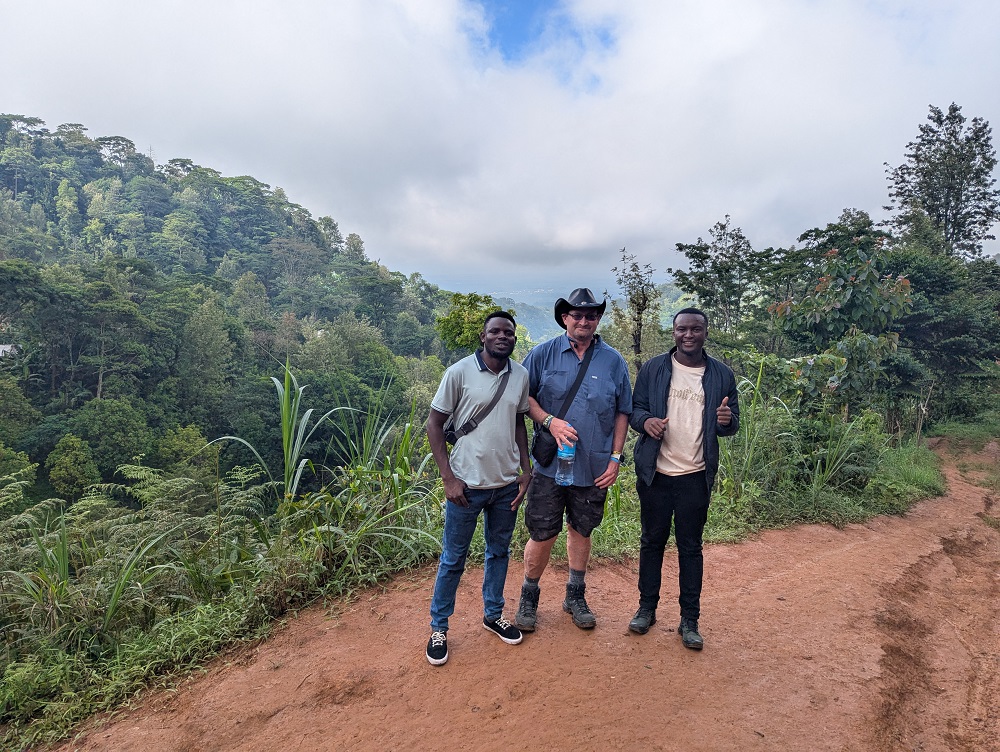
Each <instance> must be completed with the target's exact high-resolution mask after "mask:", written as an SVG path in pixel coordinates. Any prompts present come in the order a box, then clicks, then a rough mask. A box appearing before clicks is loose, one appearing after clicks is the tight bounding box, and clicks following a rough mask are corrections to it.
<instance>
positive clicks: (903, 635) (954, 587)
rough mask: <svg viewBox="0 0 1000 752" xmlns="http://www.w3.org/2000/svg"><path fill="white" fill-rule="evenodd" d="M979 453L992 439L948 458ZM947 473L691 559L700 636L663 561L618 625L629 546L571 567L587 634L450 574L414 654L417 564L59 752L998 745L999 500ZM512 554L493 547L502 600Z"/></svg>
mask: <svg viewBox="0 0 1000 752" xmlns="http://www.w3.org/2000/svg"><path fill="white" fill-rule="evenodd" d="M963 461H964V463H965V465H964V467H966V469H967V468H968V467H969V464H970V463H972V465H973V466H975V465H976V463H978V467H979V468H980V471H981V469H982V468H984V467H995V466H996V463H997V462H998V461H1000V448H998V447H997V445H996V444H995V443H994V444H991V445H989V446H988V447H987V448H986V450H985V451H984V453H982V454H980V455H978V456H977V457H973V458H968V457H967V458H964V460H963ZM946 472H947V477H948V482H949V494H948V495H947V496H946V497H942V498H940V499H934V500H930V501H926V502H923V503H921V504H919V505H918V506H916V507H915V508H914V509H913V510H912V511H911V512H910V513H909V514H907V515H906V516H905V517H898V518H897V517H882V518H878V519H875V520H873V521H871V522H870V523H868V524H865V525H851V526H849V527H847V528H846V529H843V530H837V529H834V528H832V527H827V526H818V525H813V526H804V527H797V528H794V529H790V530H780V531H771V532H766V533H764V534H762V535H760V536H758V537H756V538H755V539H753V540H751V541H748V542H746V543H742V544H739V545H713V546H707V547H706V553H705V559H706V562H705V573H706V575H705V593H704V596H703V602H702V619H701V626H702V633H703V635H704V637H705V650H704V651H702V652H701V653H697V652H693V651H689V650H685V649H684V647H683V646H682V645H681V644H680V639H679V638H678V636H677V634H676V632H675V629H676V626H677V624H676V622H677V619H676V600H675V599H676V591H675V590H674V589H673V588H675V587H676V584H675V583H676V566H677V565H676V556H675V555H673V554H672V551H671V552H668V553H669V554H671V555H668V557H667V564H666V565H665V569H666V571H665V576H664V597H663V599H662V601H661V606H660V610H659V614H658V616H659V619H660V621H659V622H658V623H657V624H656V625H655V626H654V627H653V629H651V630H650V632H649V634H647V635H645V636H641V637H640V636H636V635H633V634H630V633H629V632H628V630H627V628H626V625H627V623H628V620H629V618H630V617H631V615H632V612H633V611H634V608H635V605H636V599H637V591H636V579H637V565H636V562H635V561H628V562H625V563H612V562H596V563H595V564H594V566H593V567H592V569H591V571H590V573H589V574H588V577H587V582H588V591H587V595H588V600H589V602H590V605H591V607H592V608H593V609H594V611H595V613H596V614H597V616H598V625H597V628H596V629H594V630H591V631H589V632H584V631H581V630H579V629H577V628H576V627H574V626H573V625H572V623H571V622H570V619H569V616H568V615H566V614H564V613H563V612H562V610H561V608H560V604H561V600H562V591H563V583H564V582H565V579H566V569H565V566H555V567H550V568H549V570H548V571H547V572H546V574H545V577H544V578H543V579H542V599H541V604H540V607H539V629H538V631H537V632H535V633H534V634H532V635H528V636H526V637H525V640H524V642H523V643H522V644H521V645H518V646H508V645H504V644H503V643H501V642H500V641H499V640H497V639H496V637H494V636H493V635H491V634H489V633H487V632H486V631H485V630H484V629H483V628H482V626H481V615H480V614H481V611H480V607H481V598H480V594H479V587H480V586H481V583H482V571H481V570H479V569H470V570H469V571H467V572H466V575H465V577H464V578H463V581H462V586H461V589H460V591H459V600H458V609H457V613H456V615H455V617H454V618H453V619H452V622H451V631H450V632H449V646H450V651H451V657H450V660H449V662H448V663H447V664H446V665H445V666H442V667H439V668H435V667H432V666H430V665H428V663H427V661H426V660H425V659H424V655H423V651H424V646H425V643H426V640H427V636H428V633H429V628H428V626H427V624H428V618H429V617H428V605H429V601H430V592H431V586H432V582H433V573H434V568H433V566H427V567H425V568H423V569H420V570H418V571H417V572H415V573H411V574H409V575H406V576H401V577H399V578H397V579H395V580H394V581H392V582H391V583H389V584H388V585H387V586H386V587H384V588H379V589H377V590H372V591H370V592H367V593H365V594H363V595H362V597H360V598H359V599H356V600H355V601H353V602H352V603H350V604H348V605H347V606H345V607H344V608H343V609H342V610H341V611H340V612H339V613H337V614H336V615H330V614H329V613H327V612H325V611H324V610H323V609H322V608H312V609H309V610H307V611H304V612H302V613H301V614H299V615H298V617H297V618H294V619H290V620H289V622H288V625H287V627H286V628H285V629H282V630H280V631H278V632H277V634H276V635H275V636H274V637H272V638H271V639H269V640H268V641H266V642H264V643H262V644H260V645H256V646H253V647H252V648H247V649H244V650H242V651H238V652H236V653H235V654H232V655H230V656H228V657H227V658H225V659H220V660H219V661H217V662H216V663H215V664H213V666H212V667H210V669H209V670H208V671H207V672H206V673H205V674H204V675H201V676H197V677H193V678H191V679H189V680H187V681H185V682H184V683H183V684H182V685H181V686H180V687H179V688H177V689H176V690H175V691H170V692H156V693H151V694H149V695H148V696H146V697H144V698H143V700H142V701H141V702H138V703H137V704H136V707H135V708H134V709H131V710H128V711H123V712H121V713H119V714H117V715H116V716H115V717H113V718H112V719H110V720H108V721H106V722H105V723H104V724H103V725H93V724H92V725H91V726H90V728H89V729H88V730H86V731H84V732H83V733H82V734H81V735H80V736H79V737H78V738H77V739H76V740H75V741H73V742H71V743H68V744H66V745H64V746H63V747H62V749H64V750H70V749H72V750H101V751H102V752H106V751H109V750H110V751H113V752H117V751H122V752H124V751H125V750H143V751H147V750H157V751H159V750H177V751H178V752H181V751H184V752H194V751H196V750H212V751H216V750H218V751H221V750H345V749H347V750H379V751H380V752H381V751H383V750H409V749H413V750H459V749H482V750H487V749H496V750H501V749H512V750H532V749H537V750H612V749H614V750H685V751H686V752H697V751H699V750H705V751H713V752H714V751H716V750H741V751H742V750H747V751H750V752H752V751H756V750H768V751H773V750H780V751H781V752H818V751H820V750H832V751H836V752H854V751H855V750H860V751H869V750H870V751H874V752H883V751H884V752H888V751H890V750H892V751H896V750H908V751H909V750H920V751H921V752H935V751H937V750H962V751H963V752H996V751H997V750H1000V670H998V669H1000V617H998V611H997V608H998V604H1000V598H998V596H1000V531H998V530H997V529H996V528H995V527H994V526H991V525H990V524H989V523H990V522H993V523H994V525H995V521H996V517H1000V505H997V504H996V502H997V499H996V495H995V494H993V493H992V492H991V491H989V490H987V489H986V488H983V487H981V486H977V485H973V484H972V483H970V478H971V479H972V480H975V478H977V477H981V473H980V474H978V475H977V473H976V472H974V471H970V472H968V474H967V475H963V474H962V473H960V472H959V471H958V470H957V469H956V468H955V467H954V463H953V462H948V464H947V466H946ZM521 576H522V569H521V565H520V563H512V566H511V570H510V576H509V578H508V584H507V598H508V614H509V615H510V614H512V612H513V609H514V608H516V605H517V594H518V591H519V587H520V582H521Z"/></svg>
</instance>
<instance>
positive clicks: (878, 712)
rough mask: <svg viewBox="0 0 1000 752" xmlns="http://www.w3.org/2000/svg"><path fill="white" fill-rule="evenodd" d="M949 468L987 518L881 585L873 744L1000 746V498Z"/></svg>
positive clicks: (960, 490) (954, 489)
mask: <svg viewBox="0 0 1000 752" xmlns="http://www.w3.org/2000/svg"><path fill="white" fill-rule="evenodd" d="M991 454H992V453H990V452H987V456H990V455H991ZM947 475H948V482H949V488H950V493H951V494H952V495H955V494H965V495H972V496H974V495H976V494H977V493H978V494H980V495H981V497H982V503H983V507H982V511H979V512H976V513H975V516H976V518H978V521H979V523H980V524H976V522H974V521H972V520H970V521H969V524H968V525H967V526H965V527H963V528H961V529H959V530H956V531H954V532H953V534H950V535H947V536H944V537H942V538H940V539H939V548H938V550H936V551H934V552H932V553H930V554H928V555H926V556H923V557H921V558H920V559H919V560H918V561H917V562H916V563H914V564H913V565H911V566H909V567H907V569H906V570H905V571H904V573H903V574H902V575H901V576H900V577H899V578H898V579H897V580H895V581H893V582H891V583H888V584H887V585H886V586H885V587H884V588H883V589H882V592H881V594H880V600H881V605H880V610H879V612H878V614H877V616H876V620H875V621H876V625H877V627H878V630H879V631H880V633H881V635H882V643H881V647H882V651H883V657H882V658H881V659H880V661H879V666H880V669H881V676H880V679H879V680H878V682H877V689H876V692H877V699H876V700H875V702H874V707H873V712H872V719H871V724H870V726H869V728H870V730H871V735H870V742H871V744H872V749H877V750H986V749H1000V715H998V713H1000V708H998V703H997V700H998V698H1000V654H998V647H1000V623H998V618H997V614H996V607H997V604H998V603H1000V547H998V544H997V531H996V529H994V526H993V525H991V524H990V515H989V512H990V511H991V510H992V508H993V506H994V504H995V501H996V500H995V497H994V496H993V495H992V494H990V493H986V492H985V491H983V490H982V489H979V488H978V487H976V486H974V485H971V484H970V483H969V482H968V481H967V480H966V479H965V478H963V477H962V476H961V474H960V473H959V472H958V471H957V470H955V469H954V468H949V469H948V470H947ZM984 604H987V608H983V605H984Z"/></svg>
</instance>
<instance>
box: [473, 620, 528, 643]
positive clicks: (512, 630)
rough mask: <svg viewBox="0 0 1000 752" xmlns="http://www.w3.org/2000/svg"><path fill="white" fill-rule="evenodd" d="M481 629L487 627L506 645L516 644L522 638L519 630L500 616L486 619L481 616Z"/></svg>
mask: <svg viewBox="0 0 1000 752" xmlns="http://www.w3.org/2000/svg"><path fill="white" fill-rule="evenodd" d="M483 629H488V630H489V631H491V632H492V633H493V634H495V635H496V636H497V637H499V638H500V639H501V640H503V641H504V642H506V643H507V644H508V645H517V643H519V642H520V641H521V640H523V639H524V635H522V634H521V630H520V629H518V628H517V627H515V626H514V625H513V624H511V623H510V622H509V621H507V620H506V619H505V618H503V617H502V616H501V617H500V618H499V619H493V620H490V619H487V618H486V617H485V616H484V617H483Z"/></svg>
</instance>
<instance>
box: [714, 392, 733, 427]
mask: <svg viewBox="0 0 1000 752" xmlns="http://www.w3.org/2000/svg"><path fill="white" fill-rule="evenodd" d="M732 419H733V411H732V410H730V409H729V397H723V398H722V404H721V405H719V406H718V407H717V408H716V409H715V420H716V421H717V422H718V424H719V425H720V426H728V425H729V423H730V421H732Z"/></svg>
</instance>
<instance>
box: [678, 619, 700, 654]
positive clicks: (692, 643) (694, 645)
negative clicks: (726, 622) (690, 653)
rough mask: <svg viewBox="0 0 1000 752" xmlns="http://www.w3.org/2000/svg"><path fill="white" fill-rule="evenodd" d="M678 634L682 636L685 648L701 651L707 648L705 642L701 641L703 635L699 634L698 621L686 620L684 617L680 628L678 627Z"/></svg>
mask: <svg viewBox="0 0 1000 752" xmlns="http://www.w3.org/2000/svg"><path fill="white" fill-rule="evenodd" d="M677 634H679V635H680V636H681V642H683V643H684V647H686V648H691V649H692V650H701V649H702V648H703V647H705V641H704V640H703V639H701V635H700V634H698V620H697V619H685V618H684V617H681V623H680V626H679V627H677Z"/></svg>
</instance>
